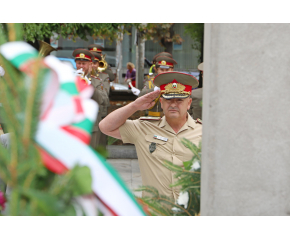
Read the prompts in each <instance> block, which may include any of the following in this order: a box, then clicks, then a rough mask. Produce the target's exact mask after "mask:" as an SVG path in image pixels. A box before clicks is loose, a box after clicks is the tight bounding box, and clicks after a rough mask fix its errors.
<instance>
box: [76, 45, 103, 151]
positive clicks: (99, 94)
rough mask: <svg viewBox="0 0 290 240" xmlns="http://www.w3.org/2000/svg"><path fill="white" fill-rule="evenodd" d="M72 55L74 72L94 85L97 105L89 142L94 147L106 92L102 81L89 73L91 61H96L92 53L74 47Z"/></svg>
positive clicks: (96, 141) (97, 138)
mask: <svg viewBox="0 0 290 240" xmlns="http://www.w3.org/2000/svg"><path fill="white" fill-rule="evenodd" d="M72 55H73V57H74V58H75V62H76V66H77V73H76V74H77V75H80V76H81V77H86V79H87V80H88V81H89V82H88V84H91V85H92V86H93V87H94V90H95V91H94V93H93V96H92V99H93V100H95V101H96V102H97V103H98V105H99V111H98V116H97V119H96V122H95V124H94V126H93V129H92V137H91V142H90V145H91V147H92V148H96V147H97V145H99V142H100V137H101V131H100V129H99V122H100V121H101V119H102V116H101V109H102V108H103V107H104V106H106V104H107V93H106V91H105V89H104V87H103V83H102V81H101V80H100V79H98V78H97V77H96V76H92V75H91V73H90V71H91V69H92V62H93V61H98V59H96V60H95V57H94V55H93V54H92V53H91V52H90V51H88V50H86V49H76V50H75V51H74V52H73V54H72Z"/></svg>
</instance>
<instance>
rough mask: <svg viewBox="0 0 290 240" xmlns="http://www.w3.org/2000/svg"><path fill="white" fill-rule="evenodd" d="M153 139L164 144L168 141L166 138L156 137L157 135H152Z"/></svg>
mask: <svg viewBox="0 0 290 240" xmlns="http://www.w3.org/2000/svg"><path fill="white" fill-rule="evenodd" d="M153 138H154V139H158V140H161V141H164V142H167V141H168V138H166V137H161V136H157V135H154V137H153Z"/></svg>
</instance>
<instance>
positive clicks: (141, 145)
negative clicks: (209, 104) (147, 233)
mask: <svg viewBox="0 0 290 240" xmlns="http://www.w3.org/2000/svg"><path fill="white" fill-rule="evenodd" d="M154 85H156V86H158V87H160V90H159V89H158V90H156V91H154V92H150V93H148V94H146V95H144V96H142V97H140V98H137V99H136V100H135V101H134V102H132V103H130V104H128V105H126V106H124V107H122V108H119V109H117V110H115V111H113V112H112V113H110V114H109V115H108V116H107V117H106V118H105V119H103V120H102V121H101V122H100V124H99V126H100V129H101V131H102V132H103V133H105V134H107V135H109V136H112V137H114V138H118V139H121V140H122V141H123V142H124V143H132V144H135V146H136V150H137V155H138V161H139V166H140V171H141V176H142V184H143V185H149V186H153V187H155V188H156V189H157V190H158V191H159V193H160V194H164V195H166V196H167V197H171V198H174V199H175V200H176V199H177V198H178V196H179V190H180V188H178V187H170V186H169V185H170V184H172V183H174V182H175V181H176V179H174V173H173V172H172V171H170V170H169V169H167V168H166V167H164V166H163V161H164V160H168V161H171V162H172V163H174V164H177V165H179V166H180V167H183V162H185V161H189V160H191V159H192V157H193V153H192V152H191V151H190V150H189V149H188V148H186V147H185V146H184V145H183V144H182V143H181V139H182V138H187V139H188V140H190V141H191V142H193V143H194V144H196V145H198V144H199V142H200V141H201V137H202V125H201V124H200V123H198V122H196V121H194V120H193V119H192V118H191V117H190V115H189V114H188V113H187V110H188V109H189V107H190V104H191V101H192V100H191V98H190V97H189V96H190V94H191V90H192V88H195V87H197V86H198V81H197V79H196V78H195V77H193V76H192V75H189V74H184V73H180V72H165V73H161V74H159V75H157V76H156V78H155V79H154ZM159 94H161V97H160V102H161V105H162V109H163V112H164V116H163V117H162V119H160V120H158V121H152V120H141V119H137V120H127V118H128V117H130V116H131V115H132V114H134V113H135V112H136V111H138V110H144V109H148V108H150V107H152V106H153V105H154V104H155V103H154V99H156V97H158V96H159ZM144 195H146V193H145V192H143V196H144Z"/></svg>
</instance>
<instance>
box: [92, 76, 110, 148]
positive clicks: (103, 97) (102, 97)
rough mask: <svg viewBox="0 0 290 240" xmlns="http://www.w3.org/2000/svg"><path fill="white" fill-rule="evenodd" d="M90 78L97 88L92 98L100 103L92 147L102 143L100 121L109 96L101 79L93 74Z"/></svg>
mask: <svg viewBox="0 0 290 240" xmlns="http://www.w3.org/2000/svg"><path fill="white" fill-rule="evenodd" d="M89 79H90V80H91V84H92V86H93V87H94V89H95V91H94V94H93V96H92V99H93V100H95V101H96V102H97V103H98V104H99V111H98V116H97V119H96V122H95V124H94V126H93V130H92V138H91V143H90V145H91V147H92V148H96V147H97V146H98V145H99V144H100V139H101V131H100V129H99V123H100V121H101V120H102V113H103V111H104V108H106V107H107V105H108V104H109V98H108V95H107V93H106V91H105V89H104V87H103V82H102V80H101V79H98V78H95V77H93V76H89Z"/></svg>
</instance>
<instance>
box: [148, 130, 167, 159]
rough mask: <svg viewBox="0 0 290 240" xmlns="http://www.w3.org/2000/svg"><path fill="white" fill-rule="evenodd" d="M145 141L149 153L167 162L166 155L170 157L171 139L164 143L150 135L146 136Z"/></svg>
mask: <svg viewBox="0 0 290 240" xmlns="http://www.w3.org/2000/svg"><path fill="white" fill-rule="evenodd" d="M145 140H146V143H147V147H148V151H149V152H150V153H151V154H152V156H154V157H156V158H158V159H162V160H165V158H166V155H168V152H169V139H168V140H167V141H162V140H159V139H155V138H154V135H153V134H148V135H146V136H145ZM167 160H169V159H167Z"/></svg>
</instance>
